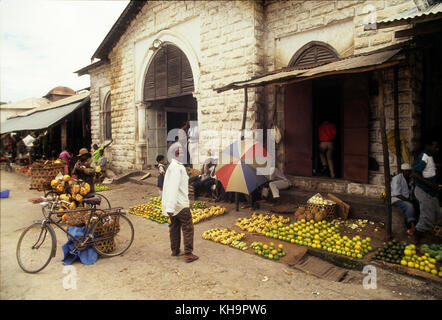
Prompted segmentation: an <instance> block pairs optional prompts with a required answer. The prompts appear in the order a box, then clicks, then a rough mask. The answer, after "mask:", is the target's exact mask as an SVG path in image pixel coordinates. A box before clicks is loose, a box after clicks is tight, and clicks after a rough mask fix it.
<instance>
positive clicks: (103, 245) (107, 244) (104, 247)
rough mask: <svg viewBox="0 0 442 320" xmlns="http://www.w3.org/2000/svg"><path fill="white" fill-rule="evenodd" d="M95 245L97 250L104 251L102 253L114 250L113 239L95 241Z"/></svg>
mask: <svg viewBox="0 0 442 320" xmlns="http://www.w3.org/2000/svg"><path fill="white" fill-rule="evenodd" d="M95 246H96V247H97V248H98V250H100V251H102V252H104V253H111V252H112V251H114V250H115V240H114V238H112V239H107V240H101V241H97V242H95Z"/></svg>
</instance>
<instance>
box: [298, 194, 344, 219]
mask: <svg viewBox="0 0 442 320" xmlns="http://www.w3.org/2000/svg"><path fill="white" fill-rule="evenodd" d="M336 212H337V204H336V202H334V201H331V200H328V199H324V198H323V197H322V196H321V195H320V194H319V193H317V194H315V195H314V196H313V197H311V198H310V199H309V200H308V201H307V205H306V206H305V213H304V214H305V219H306V220H312V219H314V220H316V221H319V220H322V219H326V220H332V219H334V218H335V217H336ZM295 216H296V213H295Z"/></svg>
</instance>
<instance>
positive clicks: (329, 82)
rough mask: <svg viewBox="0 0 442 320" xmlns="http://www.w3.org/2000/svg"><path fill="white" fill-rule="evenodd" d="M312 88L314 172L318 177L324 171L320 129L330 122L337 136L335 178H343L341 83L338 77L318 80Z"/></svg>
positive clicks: (334, 153)
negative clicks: (321, 157) (322, 125)
mask: <svg viewBox="0 0 442 320" xmlns="http://www.w3.org/2000/svg"><path fill="white" fill-rule="evenodd" d="M312 85H313V88H312V95H313V97H312V121H313V123H312V128H313V132H312V134H313V137H312V141H313V145H312V147H313V150H312V155H313V157H312V158H313V166H312V168H313V172H312V174H313V175H314V176H315V175H316V176H318V175H319V174H320V172H321V169H322V163H321V159H320V152H319V142H320V141H319V134H318V129H319V126H320V125H321V124H322V122H323V121H328V122H330V123H333V124H334V125H335V126H336V132H337V134H336V136H335V142H334V151H333V164H334V171H335V178H341V177H342V170H341V163H342V161H341V152H342V140H341V137H342V134H340V133H341V132H342V130H341V124H342V121H341V118H342V108H341V90H342V89H341V81H340V79H339V78H337V77H333V78H326V79H318V80H314V81H313V84H312Z"/></svg>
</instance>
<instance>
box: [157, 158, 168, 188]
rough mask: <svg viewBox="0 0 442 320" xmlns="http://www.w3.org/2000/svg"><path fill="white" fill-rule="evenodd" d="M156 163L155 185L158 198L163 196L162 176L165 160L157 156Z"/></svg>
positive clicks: (164, 171) (164, 173)
mask: <svg viewBox="0 0 442 320" xmlns="http://www.w3.org/2000/svg"><path fill="white" fill-rule="evenodd" d="M157 163H158V172H159V173H158V183H157V187H158V191H159V193H160V197H161V196H162V195H163V183H164V176H165V175H166V166H165V163H166V159H165V158H164V156H163V155H161V154H160V155H158V156H157Z"/></svg>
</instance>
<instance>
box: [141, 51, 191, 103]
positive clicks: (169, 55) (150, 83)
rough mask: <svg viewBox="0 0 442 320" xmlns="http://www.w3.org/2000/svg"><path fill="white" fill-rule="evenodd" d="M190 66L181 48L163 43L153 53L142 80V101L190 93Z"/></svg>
mask: <svg viewBox="0 0 442 320" xmlns="http://www.w3.org/2000/svg"><path fill="white" fill-rule="evenodd" d="M193 91H194V84H193V74H192V68H191V67H190V63H189V60H187V58H186V56H185V54H184V52H183V51H181V49H179V48H178V47H176V46H174V45H172V44H166V45H163V46H162V47H161V48H160V49H159V50H158V52H157V53H156V54H155V56H154V58H153V60H152V63H151V64H150V66H149V68H148V70H147V74H146V78H145V80H144V101H153V100H159V99H168V98H174V97H179V96H183V95H188V94H192V92H193Z"/></svg>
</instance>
